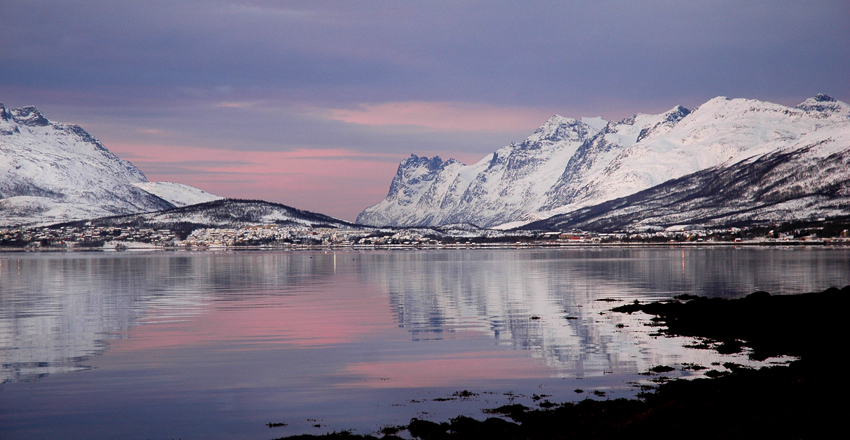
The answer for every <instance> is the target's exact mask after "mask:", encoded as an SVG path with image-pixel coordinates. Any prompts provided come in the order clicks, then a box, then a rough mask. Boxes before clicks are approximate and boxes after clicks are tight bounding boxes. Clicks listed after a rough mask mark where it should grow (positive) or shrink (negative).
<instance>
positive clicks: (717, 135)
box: [357, 94, 850, 227]
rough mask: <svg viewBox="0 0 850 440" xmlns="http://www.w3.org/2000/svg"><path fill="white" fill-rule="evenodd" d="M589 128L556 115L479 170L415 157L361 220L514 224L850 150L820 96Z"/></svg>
mask: <svg viewBox="0 0 850 440" xmlns="http://www.w3.org/2000/svg"><path fill="white" fill-rule="evenodd" d="M583 121H586V123H585V122H578V121H575V120H572V119H567V118H562V117H559V116H556V117H553V118H552V119H550V120H549V121H548V122H547V123H546V124H545V125H544V126H543V127H541V128H539V129H538V130H537V131H536V132H535V133H534V134H533V135H532V136H531V137H529V138H528V139H526V140H525V141H524V142H522V143H520V144H512V145H510V146H508V147H504V148H502V149H500V150H498V151H497V152H496V153H494V154H492V155H490V156H487V157H485V158H484V159H483V160H482V161H480V162H479V163H478V164H475V165H472V166H466V165H462V164H460V163H458V162H456V161H453V160H449V161H447V162H442V161H441V160H440V159H439V158H434V159H428V158H418V157H416V156H412V157H411V158H410V159H408V160H407V161H405V162H402V164H401V165H400V166H399V171H398V174H397V175H396V178H395V179H394V180H393V184H392V186H391V188H390V193H389V194H388V195H387V198H386V199H385V200H383V201H382V202H380V203H378V204H377V205H375V206H373V207H370V208H367V209H366V210H365V211H363V213H361V214H360V216H358V219H357V220H358V222H359V223H365V224H382V225H403V226H412V225H438V224H443V223H460V222H467V223H475V224H478V225H480V226H490V227H492V226H496V225H499V224H504V225H507V226H516V225H520V224H523V223H528V222H529V221H533V220H538V219H545V218H549V217H551V216H553V215H557V214H562V213H570V212H574V211H576V210H578V209H580V208H584V207H589V206H595V205H599V204H601V203H603V202H606V201H609V200H613V199H618V198H623V197H626V196H629V195H631V194H635V193H637V192H639V191H643V190H646V189H648V188H652V187H655V186H657V185H660V184H662V183H664V182H667V181H670V180H671V179H677V178H681V177H683V176H688V175H691V174H693V173H696V172H698V171H701V170H707V169H723V168H727V167H730V166H733V165H736V164H738V165H741V164H743V163H753V162H754V161H756V160H757V159H758V158H760V157H763V156H765V155H771V154H776V153H779V152H783V153H786V154H787V153H790V152H792V151H796V150H797V149H804V148H807V146H810V145H814V144H818V143H821V142H822V141H825V140H828V139H831V140H828V141H825V142H826V143H827V144H829V145H830V147H829V148H833V149H835V152H836V153H839V152H841V151H845V150H846V149H847V148H848V147H850V145H847V144H846V143H845V144H842V142H843V141H839V139H845V138H846V135H847V132H848V130H850V127H848V123H849V122H850V106H848V104H846V103H843V102H841V101H837V100H835V99H833V98H831V97H829V96H827V95H822V94H819V95H817V96H815V97H813V98H810V99H807V100H806V101H805V102H803V103H802V104H800V105H799V106H797V107H786V106H782V105H778V104H772V103H768V102H761V101H757V100H750V99H727V98H725V97H718V98H714V99H712V100H710V101H708V102H706V103H705V104H703V105H701V106H700V107H698V108H697V109H695V110H693V111H688V110H687V109H684V108H682V107H680V106H677V107H674V108H672V109H671V110H669V111H667V112H665V113H662V114H660V115H644V114H638V115H636V116H634V117H632V118H628V119H625V120H623V121H619V122H609V123H605V121H602V120H600V119H599V118H592V119H587V118H585V119H584V120H583ZM842 148H843V150H842ZM842 154H843V153H842ZM775 157H785V158H788V160H790V158H791V157H797V156H788V155H785V156H775ZM807 157H808V156H807ZM745 161H749V162H745ZM416 164H430V165H429V166H426V167H421V166H420V167H417V165H416ZM446 164H448V165H446ZM414 170H415V172H413V171H414ZM835 172H836V173H837V174H836V175H835V176H833V177H834V178H835V179H838V180H840V179H841V178H844V179H845V180H846V179H848V178H850V171H848V170H847V169H844V170H842V169H837V170H836V171H835ZM459 176H463V177H462V178H460V177H459ZM842 176H843V177H842ZM445 182H453V183H454V182H457V184H450V185H446V184H445ZM467 182H468V183H467ZM437 183H439V185H438V184H437ZM400 195H403V196H404V197H400ZM777 215H778V214H777ZM506 222H508V223H506Z"/></svg>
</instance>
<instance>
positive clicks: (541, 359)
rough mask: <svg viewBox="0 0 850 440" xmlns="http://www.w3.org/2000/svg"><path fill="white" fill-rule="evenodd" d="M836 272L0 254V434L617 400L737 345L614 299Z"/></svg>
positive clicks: (842, 276)
mask: <svg viewBox="0 0 850 440" xmlns="http://www.w3.org/2000/svg"><path fill="white" fill-rule="evenodd" d="M848 284H850V249H847V248H843V249H841V248H838V249H830V248H805V249H801V248H797V249H784V248H755V247H746V248H729V247H724V248H710V247H706V248H686V249H681V248H580V249H572V248H570V249H494V250H485V249H474V250H418V251H412V250H404V251H401V250H393V251H391V250H368V251H295V252H285V251H281V252H271V251H270V252H221V253H218V252H197V253H191V252H151V253H43V254H33V253H6V254H0V362H2V370H0V380H2V386H0V438H3V439H19V438H20V439H25V438H27V439H29V438H33V439H34V438H63V439H77V438H80V439H81V438H86V439H90V438H123V439H135V438H139V439H170V438H183V439H190V438H223V439H224V438H227V439H229V438H247V439H265V438H276V437H281V436H284V435H294V434H299V433H314V434H321V433H325V432H330V431H335V430H336V431H338V430H343V429H353V430H354V432H356V433H360V434H367V433H371V432H374V431H377V430H378V429H380V428H381V427H382V426H386V425H392V424H405V423H407V422H408V421H409V420H410V418H411V417H418V418H425V419H430V420H435V421H445V420H447V419H448V418H450V417H454V416H457V415H461V414H463V415H469V416H473V417H478V418H480V417H483V416H484V414H482V412H481V409H482V408H492V407H496V406H500V405H503V404H506V403H511V402H513V403H522V404H525V405H528V406H534V405H536V404H538V403H539V402H541V401H543V400H551V401H553V402H556V401H568V400H580V399H584V398H597V399H604V398H612V397H621V396H633V395H634V394H635V393H636V391H637V389H636V388H635V387H634V383H635V382H636V381H638V380H645V379H646V377H645V376H639V375H638V373H641V372H644V371H647V369H649V368H650V367H652V366H654V365H676V366H681V365H683V364H687V363H698V364H701V365H705V366H708V367H712V362H725V361H727V360H730V359H731V360H733V361H736V362H743V361H744V360H743V357H742V356H740V355H739V356H737V357H736V356H725V357H723V356H720V355H717V354H714V353H712V352H710V351H708V350H698V349H693V348H685V347H683V345H686V344H687V343H688V342H692V341H689V340H686V339H681V338H680V339H667V338H661V337H657V336H656V335H654V332H655V331H656V329H653V328H652V327H648V326H646V325H644V323H643V321H641V320H640V317H638V316H630V315H624V314H617V313H613V312H610V311H609V310H610V309H611V308H612V307H614V306H616V305H618V304H622V303H624V302H631V301H634V300H639V301H649V300H656V299H666V298H671V297H673V296H675V295H679V294H683V293H688V294H697V295H706V296H712V297H728V298H737V297H742V296H745V295H746V294H749V293H751V292H753V291H756V290H766V291H768V292H771V293H773V294H793V293H802V292H809V291H817V290H823V289H825V288H828V287H841V286H844V285H848ZM789 325H792V324H791V323H789ZM715 368H721V369H722V367H715ZM686 374H691V373H689V372H687V371H680V372H678V373H673V375H686ZM464 390H468V391H470V392H471V393H473V394H466V393H458V392H462V391H464ZM579 390H580V391H579ZM594 391H595V392H596V394H593V392H594ZM456 394H461V395H460V396H458V395H456ZM540 396H543V397H542V398H541V397H540ZM268 423H286V424H287V425H286V426H282V427H275V428H269V427H268V426H267V424H268Z"/></svg>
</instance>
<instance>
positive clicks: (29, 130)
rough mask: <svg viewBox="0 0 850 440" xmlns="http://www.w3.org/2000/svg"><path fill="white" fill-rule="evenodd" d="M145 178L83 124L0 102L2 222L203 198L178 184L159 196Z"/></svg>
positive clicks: (53, 218) (120, 211) (118, 211)
mask: <svg viewBox="0 0 850 440" xmlns="http://www.w3.org/2000/svg"><path fill="white" fill-rule="evenodd" d="M146 184H150V182H148V181H147V179H146V178H145V175H144V174H143V173H142V172H141V171H140V170H139V169H138V168H136V167H135V166H133V164H131V163H130V162H128V161H125V160H122V159H120V158H118V157H117V156H115V155H114V154H112V153H111V152H110V151H109V150H107V149H106V147H104V146H103V144H102V143H101V142H100V141H99V140H98V139H97V138H95V137H94V136H92V135H90V134H89V133H87V132H86V131H85V130H83V129H82V128H81V127H80V126H78V125H73V124H62V123H56V122H51V121H50V120H48V119H47V118H46V117H45V116H44V115H43V114H42V113H41V112H40V111H39V110H38V109H37V108H35V107H31V106H30V107H22V108H17V109H8V108H6V107H5V106H3V105H2V104H0V227H6V226H13V225H32V224H50V223H56V222H62V221H70V220H79V219H88V218H93V217H102V216H108V215H121V214H131V213H138V212H149V211H158V210H162V209H169V208H173V207H175V206H177V205H176V204H174V203H172V200H173V201H184V200H185V201H189V200H192V199H193V198H199V197H201V198H202V197H203V195H202V193H203V191H201V190H198V189H195V188H191V187H185V186H184V187H182V190H183V192H184V193H185V194H183V195H181V194H180V193H181V187H177V186H174V187H172V188H171V189H169V190H168V191H165V190H161V191H160V192H162V193H163V194H165V193H166V192H167V193H168V197H165V198H161V197H158V196H157V195H156V194H154V192H156V191H153V190H151V191H149V190H148V189H143V188H142V187H140V186H144V185H146ZM137 185H139V186H137ZM203 194H205V193H203Z"/></svg>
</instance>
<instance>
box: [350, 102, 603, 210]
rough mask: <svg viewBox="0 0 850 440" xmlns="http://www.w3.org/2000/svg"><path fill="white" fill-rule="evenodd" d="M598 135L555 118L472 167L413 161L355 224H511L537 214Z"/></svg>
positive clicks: (413, 158)
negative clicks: (585, 146)
mask: <svg viewBox="0 0 850 440" xmlns="http://www.w3.org/2000/svg"><path fill="white" fill-rule="evenodd" d="M594 122H598V121H594ZM597 134H598V131H597V130H596V129H594V128H593V127H592V126H591V125H588V124H585V123H583V122H580V121H576V120H575V119H569V118H564V117H562V116H558V115H555V116H553V117H552V118H550V119H549V120H548V121H546V123H545V124H544V125H543V126H542V127H540V128H538V129H537V130H536V131H535V132H534V133H533V134H532V135H531V136H529V137H528V138H527V139H525V140H524V141H523V142H521V143H513V144H511V145H509V146H507V147H504V148H501V149H499V150H497V151H496V152H495V153H492V154H490V155H488V156H487V157H485V158H484V159H482V160H481V161H479V162H478V163H476V164H475V165H470V166H467V165H464V164H461V163H460V162H457V161H455V160H453V159H450V160H448V161H445V162H443V161H442V160H441V159H440V158H439V157H434V158H433V159H429V158H425V157H423V158H420V157H417V156H415V155H411V156H410V158H409V159H407V160H405V161H404V162H402V163H401V165H399V167H398V173H397V174H396V176H395V178H394V179H393V182H392V184H391V185H390V191H389V194H387V197H386V199H384V200H383V201H382V202H380V203H378V204H377V205H375V206H372V207H370V208H367V209H366V210H365V211H363V212H362V213H361V214H360V215H359V216H358V217H357V222H358V223H362V224H369V225H394V226H420V225H428V226H433V225H440V224H449V223H471V224H477V225H482V226H489V225H492V224H496V223H503V222H507V221H510V220H514V219H516V218H518V217H520V216H522V215H523V214H525V213H528V212H532V211H536V210H538V209H540V208H541V206H542V205H543V202H544V200H545V194H546V192H547V191H548V190H549V189H550V188H551V187H552V186H553V185H554V184H555V183H556V182H557V181H558V179H559V178H560V177H561V175H562V174H563V172H564V168H565V167H566V166H567V162H568V161H569V160H570V157H572V156H573V154H574V153H575V152H576V150H578V149H579V148H580V147H581V146H582V145H583V144H584V143H585V142H587V141H588V140H589V139H591V138H592V137H593V136H595V135H597Z"/></svg>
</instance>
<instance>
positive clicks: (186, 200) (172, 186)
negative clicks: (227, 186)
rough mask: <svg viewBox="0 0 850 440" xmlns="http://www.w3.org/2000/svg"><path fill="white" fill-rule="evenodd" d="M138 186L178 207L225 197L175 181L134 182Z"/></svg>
mask: <svg viewBox="0 0 850 440" xmlns="http://www.w3.org/2000/svg"><path fill="white" fill-rule="evenodd" d="M134 185H136V187H138V188H141V189H143V190H145V191H147V192H149V193H151V194H153V195H155V196H157V197H159V198H160V199H163V200H165V201H167V202H168V203H171V204H172V205H174V206H175V207H177V208H180V207H183V206H187V205H196V204H198V203H206V202H211V201H213V200H220V199H222V198H223V197H220V196H217V195H214V194H210V193H208V192H206V191H204V190H202V189H198V188H195V187H194V186H189V185H184V184H182V183H174V182H139V183H134Z"/></svg>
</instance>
